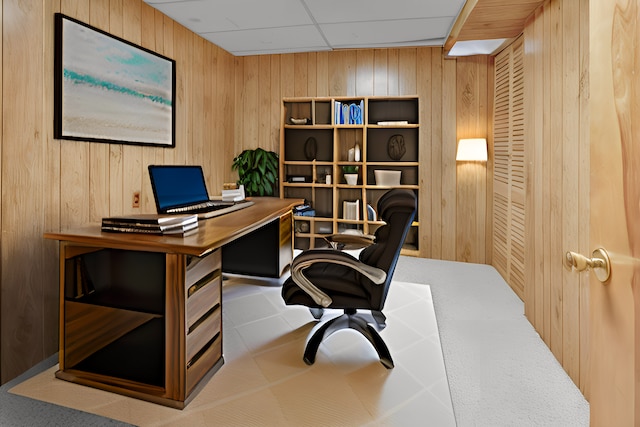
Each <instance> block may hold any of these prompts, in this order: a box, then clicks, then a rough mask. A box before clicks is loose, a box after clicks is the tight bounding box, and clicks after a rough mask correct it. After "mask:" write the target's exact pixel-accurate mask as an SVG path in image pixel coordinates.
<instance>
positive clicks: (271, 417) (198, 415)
mask: <svg viewBox="0 0 640 427" xmlns="http://www.w3.org/2000/svg"><path fill="white" fill-rule="evenodd" d="M223 301H224V302H223V307H224V309H223V340H224V341H223V343H224V344H223V348H224V357H225V364H224V366H223V367H222V368H221V369H220V371H218V372H217V373H216V375H215V376H214V377H213V378H212V379H211V380H210V381H209V382H208V384H207V385H206V386H205V387H204V388H203V390H202V391H201V392H200V393H199V394H198V395H197V396H196V397H195V398H194V399H193V401H192V402H191V403H190V404H189V405H188V406H187V407H186V408H185V409H183V410H177V409H172V408H167V407H164V406H160V405H156V404H153V403H149V402H144V401H141V400H137V399H132V398H128V397H124V396H120V395H117V394H113V393H108V392H104V391H101V390H97V389H93V388H89V387H84V386H81V385H77V384H72V383H69V382H66V381H62V380H59V379H56V378H55V377H54V373H55V371H56V370H57V366H54V367H52V368H50V369H48V370H46V371H44V372H42V373H40V374H38V375H36V376H34V377H32V378H30V379H28V380H26V381H24V382H22V383H20V384H18V385H17V386H15V387H14V388H13V389H11V391H10V392H11V393H15V394H19V395H23V396H26V397H30V398H33V399H37V400H42V401H46V402H50V403H54V404H57V405H61V406H65V407H71V408H75V409H79V410H82V411H86V412H90V413H93V414H97V415H101V416H105V417H108V418H113V419H117V420H120V421H124V422H127V423H130V424H134V425H138V426H190V427H197V426H213V425H215V426H253V425H255V426H317V425H322V426H361V425H371V426H374V425H375V426H380V425H385V426H412V425H415V426H423V425H433V426H443V427H444V426H455V425H456V422H455V418H454V412H453V407H452V403H451V398H450V393H449V386H448V382H447V376H446V372H445V366H444V361H443V358H442V349H441V346H440V338H439V334H438V327H437V324H436V318H435V313H434V309H433V302H432V299H431V291H430V288H429V286H427V285H417V284H411V283H404V282H396V283H394V284H393V285H392V288H391V290H390V292H389V297H388V299H387V304H386V307H385V310H384V312H385V314H386V315H387V328H386V329H385V330H384V331H382V333H381V335H382V337H383V339H384V340H385V341H386V343H387V345H388V346H389V349H390V351H391V354H392V357H393V359H394V362H395V368H394V369H392V370H387V369H385V368H384V367H383V366H382V365H381V364H380V363H379V361H378V359H377V354H376V353H375V351H374V350H373V348H372V347H371V346H370V345H369V343H368V342H367V341H366V340H365V339H364V338H363V337H361V336H359V335H358V334H357V333H355V332H351V331H341V332H338V333H336V334H334V335H333V336H331V337H330V338H329V339H328V340H326V341H325V342H324V343H323V344H322V345H321V346H320V350H319V352H318V357H317V359H316V363H315V364H314V365H312V366H307V365H306V364H305V363H304V362H303V361H302V353H303V350H304V345H305V339H306V337H307V335H308V333H309V332H310V331H311V329H312V328H313V326H314V325H315V322H313V318H312V317H311V315H310V314H309V312H308V310H307V309H305V308H303V307H292V306H285V305H284V303H283V302H282V298H281V297H280V287H279V286H274V285H269V284H265V282H259V281H255V282H252V281H249V280H247V279H243V278H233V279H230V280H228V281H226V282H225V286H224V290H223ZM335 314H337V312H335ZM335 314H334V313H331V312H330V313H328V314H325V316H331V315H335Z"/></svg>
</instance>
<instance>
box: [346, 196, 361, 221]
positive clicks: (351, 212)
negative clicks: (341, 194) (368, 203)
mask: <svg viewBox="0 0 640 427" xmlns="http://www.w3.org/2000/svg"><path fill="white" fill-rule="evenodd" d="M342 218H343V219H349V220H354V221H360V200H359V199H358V200H355V201H353V202H349V201H347V200H345V201H344V202H342Z"/></svg>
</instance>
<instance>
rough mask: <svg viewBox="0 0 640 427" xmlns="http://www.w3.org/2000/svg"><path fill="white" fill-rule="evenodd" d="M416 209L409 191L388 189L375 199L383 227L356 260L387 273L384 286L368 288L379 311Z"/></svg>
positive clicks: (413, 197) (414, 201)
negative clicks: (372, 293)
mask: <svg viewBox="0 0 640 427" xmlns="http://www.w3.org/2000/svg"><path fill="white" fill-rule="evenodd" d="M416 210H417V207H416V196H415V194H414V192H413V191H411V190H404V189H399V188H396V189H393V190H389V191H388V192H386V193H385V194H384V195H383V196H382V197H380V199H379V200H378V217H379V218H380V219H382V220H383V221H384V222H385V223H386V224H385V225H383V226H381V227H379V228H378V229H377V230H376V232H375V236H376V240H375V243H374V244H373V245H371V246H369V247H367V248H365V249H363V250H362V252H360V261H362V262H364V263H365V264H368V265H372V266H374V267H377V268H380V269H381V270H384V271H385V272H386V273H387V279H386V281H385V283H384V284H383V285H380V286H374V287H373V289H372V290H373V291H374V292H375V293H376V294H377V295H375V296H376V298H372V300H378V301H379V307H378V309H379V310H381V309H382V307H383V306H384V302H385V300H386V298H387V293H388V291H389V285H390V284H391V279H392V278H393V272H394V271H395V268H396V264H397V262H398V257H399V256H400V251H401V249H402V245H403V243H404V240H405V238H406V237H407V233H408V232H409V229H410V228H411V223H412V222H413V219H414V217H415V214H416Z"/></svg>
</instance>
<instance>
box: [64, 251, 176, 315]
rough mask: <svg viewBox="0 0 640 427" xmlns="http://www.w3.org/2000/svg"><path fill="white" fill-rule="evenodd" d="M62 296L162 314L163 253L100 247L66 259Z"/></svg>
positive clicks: (163, 289)
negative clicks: (100, 248)
mask: <svg viewBox="0 0 640 427" xmlns="http://www.w3.org/2000/svg"><path fill="white" fill-rule="evenodd" d="M66 263H67V265H66V268H65V271H67V272H68V273H67V274H66V276H65V298H67V299H68V300H72V301H77V302H83V303H87V304H95V305H102V306H106V307H113V308H120V309H126V310H134V311H140V312H144V313H151V314H158V315H163V314H164V307H165V281H166V278H165V270H166V268H165V264H166V259H165V255H164V254H162V253H156V252H143V251H124V250H118V249H102V250H99V251H96V252H91V253H87V254H83V255H78V256H76V257H73V258H71V259H68V260H66Z"/></svg>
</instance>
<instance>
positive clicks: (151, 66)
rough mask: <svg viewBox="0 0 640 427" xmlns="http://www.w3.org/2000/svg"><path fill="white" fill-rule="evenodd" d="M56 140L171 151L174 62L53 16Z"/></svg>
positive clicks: (85, 26)
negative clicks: (150, 146)
mask: <svg viewBox="0 0 640 427" xmlns="http://www.w3.org/2000/svg"><path fill="white" fill-rule="evenodd" d="M55 80H56V81H55V85H54V86H55V98H56V100H55V103H56V105H55V132H54V133H55V137H56V138H59V139H74V140H83V141H97V142H110V143H122V144H144V145H146V144H148V145H156V146H167V147H173V146H175V131H174V127H175V61H173V60H171V59H169V58H166V57H163V56H161V55H159V54H157V53H155V52H152V51H150V50H147V49H144V48H142V47H139V46H136V45H134V44H132V43H129V42H127V41H125V40H122V39H120V38H117V37H114V36H112V35H109V34H107V33H105V32H103V31H100V30H98V29H96V28H93V27H91V26H88V25H86V24H83V23H81V22H79V21H77V20H75V19H72V18H69V17H67V16H64V15H61V14H56V64H55Z"/></svg>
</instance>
